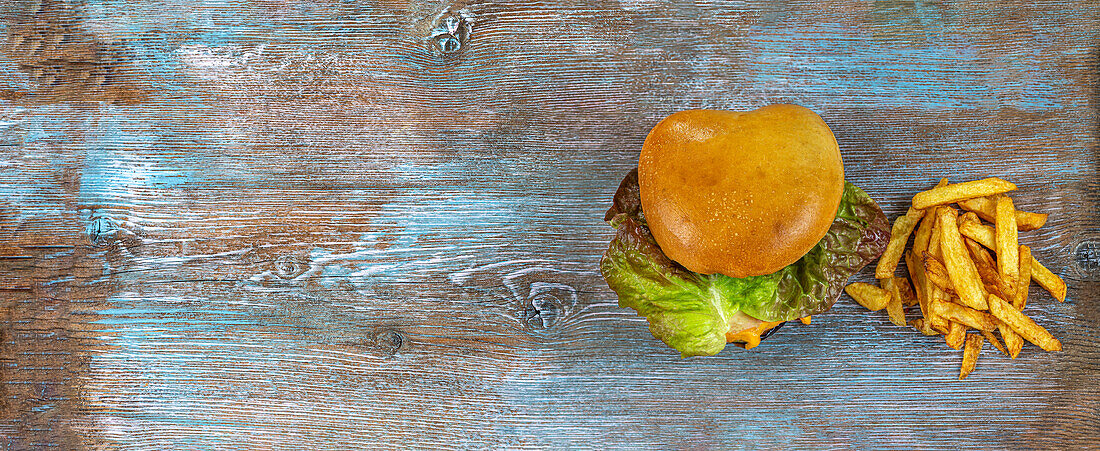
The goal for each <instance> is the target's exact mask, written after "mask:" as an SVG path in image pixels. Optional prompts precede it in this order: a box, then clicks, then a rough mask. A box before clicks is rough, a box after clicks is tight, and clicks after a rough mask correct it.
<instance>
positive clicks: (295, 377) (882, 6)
mask: <svg viewBox="0 0 1100 451" xmlns="http://www.w3.org/2000/svg"><path fill="white" fill-rule="evenodd" d="M448 21H450V22H448ZM0 23H3V27H2V29H3V32H4V34H5V40H4V41H3V44H2V45H0V62H3V63H4V64H0V146H2V147H3V150H4V152H2V153H0V255H4V256H9V257H10V256H18V257H20V258H0V437H3V438H2V439H0V448H5V449H6V448H12V449H24V448H35V447H50V446H56V447H61V448H65V449H70V448H96V449H99V448H116V447H117V448H136V449H163V448H177V447H195V448H211V447H213V448H217V447H234V446H243V447H249V448H276V447H286V446H300V447H304V448H334V449H345V448H392V447H414V448H423V447H432V448H437V447H447V448H452V447H454V448H470V447H499V448H577V447H596V448H612V447H630V448H650V447H669V446H690V447H699V448H744V447H755V446H765V447H780V448H790V447H809V448H817V447H822V446H829V447H842V448H868V447H879V446H881V444H882V443H896V444H898V446H901V447H918V446H919V447H942V448H946V447H951V448H955V447H958V448H990V447H994V448H1018V447H1019V448H1065V447H1082V446H1085V447H1087V446H1091V445H1093V444H1097V445H1100V443H1096V434H1095V428H1096V424H1097V423H1098V421H1100V418H1097V412H1098V409H1100V391H1098V389H1097V387H1096V384H1095V380H1096V377H1097V372H1096V368H1097V367H1098V364H1100V362H1098V360H1100V353H1098V352H1097V351H1096V349H1097V343H1098V336H1100V335H1098V334H1097V329H1096V324H1097V323H1098V321H1100V310H1098V308H1097V305H1100V304H1098V303H1097V302H1096V301H1097V300H1098V299H1100V272H1098V269H1097V268H1100V265H1095V264H1094V263H1093V262H1095V261H1096V259H1095V258H1094V256H1093V254H1094V253H1095V252H1093V251H1092V249H1094V248H1097V246H1096V243H1100V235H1098V233H1097V230H1100V214H1098V213H1097V212H1098V211H1100V209H1098V208H1097V206H1098V205H1100V185H1098V184H1097V179H1098V175H1100V174H1098V167H1100V164H1098V163H1100V161H1098V158H1100V157H1098V155H1100V152H1097V145H1098V139H1100V130H1098V129H1097V128H1096V124H1097V123H1098V122H1097V121H1098V120H1100V119H1098V118H1100V104H1098V103H1097V102H1098V98H1100V97H1098V93H1100V75H1098V74H1100V71H1098V67H1100V55H1098V54H1097V53H1096V51H1095V49H1096V46H1097V41H1096V33H1095V30H1096V29H1097V28H1098V27H1100V4H1096V3H1095V2H1082V1H1068V0H1059V1H1051V2H1045V3H1042V4H1033V3H1032V2H1023V1H1009V2H997V3H996V4H993V3H990V2H979V1H964V2H949V3H945V4H940V3H927V2H899V1H884V2H872V3H868V2H852V1H845V2H832V3H826V4H822V3H820V2H808V1H794V2H764V3H762V4H743V3H734V4H729V3H724V2H692V3H691V4H686V3H685V4H667V3H660V2H644V1H622V2H618V3H615V2H584V1H570V2H526V3H510V2H504V3H501V2H492V3H490V2H459V3H454V4H428V3H417V2H399V1H386V2H373V3H369V2H368V3H348V2H336V1H320V2H294V1H288V2H259V3H254V2H237V1H231V2H221V3H218V4H211V3H208V2H183V3H179V2H176V3H173V4H171V5H169V4H166V3H163V2H152V1H141V2H131V3H128V4H122V3H118V4H114V3H105V4H104V3H99V4H87V5H84V4H80V5H77V4H68V3H66V2H59V1H51V0H43V1H41V2H14V3H12V4H10V5H4V6H0ZM448 23H450V24H452V25H447V24H448ZM433 35H434V37H433ZM452 40H453V42H452ZM777 102H794V103H799V104H802V105H805V106H807V107H810V108H812V109H814V110H815V111H818V112H819V113H820V114H821V115H822V116H823V117H824V118H825V120H826V121H827V122H828V123H829V124H830V126H831V127H832V128H833V130H834V132H835V133H836V135H837V138H838V141H839V142H840V145H841V149H842V152H843V156H844V160H845V168H846V170H847V172H846V176H847V178H848V179H849V180H851V181H852V182H854V183H856V184H858V185H859V186H861V187H863V188H864V189H865V190H866V191H867V192H868V193H870V194H871V195H872V196H873V197H874V198H875V199H877V200H878V201H879V202H880V204H881V205H882V206H883V208H884V209H885V210H886V211H887V214H888V215H889V216H890V217H891V218H893V217H895V216H897V215H899V214H902V213H903V212H904V209H905V207H906V206H907V204H908V200H909V199H911V197H912V194H913V193H914V192H916V191H917V190H921V189H924V188H927V187H928V186H931V185H933V184H934V183H935V182H936V181H937V180H938V179H939V177H943V176H947V177H950V178H951V179H952V180H957V181H963V180H972V179H977V178H983V177H987V176H998V177H1002V178H1005V179H1007V180H1010V181H1012V182H1014V183H1016V184H1017V185H1018V186H1019V188H1020V189H1019V190H1018V192H1016V193H1014V194H1013V199H1014V201H1015V203H1016V205H1017V206H1018V207H1019V208H1021V209H1025V210H1028V211H1041V212H1047V213H1050V214H1051V216H1050V220H1049V221H1048V223H1047V225H1046V226H1044V227H1043V228H1042V229H1040V230H1037V231H1032V232H1027V233H1024V234H1022V236H1021V242H1022V243H1025V244H1027V245H1028V246H1030V247H1032V249H1033V250H1034V252H1035V255H1036V257H1037V258H1039V259H1040V260H1041V261H1043V263H1044V265H1046V266H1047V267H1049V268H1050V269H1051V270H1053V271H1054V272H1055V273H1056V274H1059V275H1060V276H1061V277H1064V278H1065V279H1066V281H1067V283H1068V285H1069V294H1068V296H1067V302H1066V303H1064V304H1058V303H1055V302H1053V301H1051V300H1050V299H1049V298H1046V297H1044V295H1043V294H1041V292H1040V291H1039V289H1038V288H1036V290H1035V291H1033V292H1032V293H1031V296H1032V301H1030V302H1029V307H1028V308H1029V310H1030V311H1029V312H1028V313H1029V315H1032V316H1033V317H1035V318H1036V320H1037V321H1039V322H1040V323H1041V324H1042V325H1043V326H1044V327H1046V328H1047V329H1048V330H1050V331H1051V332H1052V333H1053V334H1054V335H1055V336H1056V337H1058V338H1059V339H1060V340H1061V341H1062V342H1063V344H1064V346H1065V351H1064V352H1062V353H1057V354H1046V353H1041V352H1037V350H1036V349H1034V348H1025V349H1024V351H1023V352H1022V353H1021V355H1020V357H1019V358H1018V359H1016V360H1008V359H1006V358H1003V357H1001V356H996V355H994V354H993V353H989V352H987V353H985V354H983V355H982V363H981V365H980V366H979V369H978V370H977V371H976V372H975V373H974V374H972V375H971V376H970V377H968V378H967V380H966V381H965V382H963V383H959V382H956V381H954V379H955V376H954V375H955V374H957V371H958V362H959V358H960V357H959V355H958V353H957V352H954V351H950V350H948V349H947V348H946V347H944V346H942V343H939V342H937V340H934V339H932V338H926V337H923V336H921V335H919V334H917V333H915V332H913V331H909V330H903V329H901V328H897V327H894V326H892V325H890V324H889V321H888V320H887V319H886V317H885V316H884V315H877V314H871V313H868V312H866V311H864V310H863V309H861V308H859V307H858V306H856V305H855V304H854V303H852V302H851V301H850V300H847V299H846V298H845V299H842V300H841V301H840V302H839V303H838V304H837V305H836V306H835V307H834V309H833V310H832V311H831V312H829V313H827V314H825V315H818V316H815V317H814V321H813V324H812V325H810V326H801V325H791V326H789V327H785V328H784V330H783V331H782V332H781V333H779V334H777V335H776V336H775V337H773V338H770V339H769V340H767V341H766V342H765V344H764V345H762V346H760V347H758V348H756V349H754V350H752V351H751V352H746V351H742V350H738V349H729V350H726V351H724V352H723V353H722V354H721V355H719V356H717V357H714V358H708V359H688V360H683V359H680V358H679V357H678V355H677V354H676V353H675V352H674V351H672V350H671V349H668V348H667V347H665V346H663V345H662V344H661V343H660V342H658V341H657V340H655V339H654V338H652V336H651V335H650V334H649V332H648V330H647V329H646V323H645V321H644V319H642V318H639V317H637V316H635V315H634V314H633V312H632V311H629V310H626V309H620V308H618V307H617V305H616V299H615V295H614V293H612V292H611V291H610V290H609V289H608V288H607V287H606V284H604V282H603V280H602V279H601V278H600V275H599V273H598V270H597V264H598V261H599V258H600V256H601V254H602V252H603V250H604V249H606V246H607V242H608V241H609V240H610V237H611V235H612V229H610V228H609V227H608V226H607V225H606V224H605V223H603V222H602V215H603V211H604V210H605V209H606V208H607V206H608V205H609V202H610V197H611V195H612V193H613V192H614V190H615V187H616V186H617V184H618V181H619V179H620V178H621V177H622V176H623V175H624V174H625V173H626V172H627V171H628V170H629V169H630V168H632V167H633V166H634V165H635V164H636V158H637V152H638V149H639V148H640V146H641V143H642V141H643V140H644V138H645V135H646V133H647V132H648V130H649V129H650V127H652V126H653V125H654V124H655V123H656V122H657V121H658V120H659V119H661V118H662V117H664V116H665V115H667V114H669V113H671V112H674V111H677V110H681V109H686V108H703V107H705V108H723V109H734V110H744V109H751V108H755V107H758V106H761V105H764V104H768V103H777ZM9 250H18V252H10V251H9ZM870 278H871V273H870V272H869V271H864V272H862V273H861V274H860V275H858V276H857V277H856V279H857V280H863V281H869V280H870ZM5 281H10V282H11V283H8V282H5ZM9 288H15V289H9ZM991 400H993V401H991Z"/></svg>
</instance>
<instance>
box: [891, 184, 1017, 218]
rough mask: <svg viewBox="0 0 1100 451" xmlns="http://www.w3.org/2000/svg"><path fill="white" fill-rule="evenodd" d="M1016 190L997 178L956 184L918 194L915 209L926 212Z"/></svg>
mask: <svg viewBox="0 0 1100 451" xmlns="http://www.w3.org/2000/svg"><path fill="white" fill-rule="evenodd" d="M1014 189H1016V185H1013V184H1012V183H1010V182H1007V181H1004V180H1002V179H999V178H997V177H990V178H987V179H982V180H975V181H972V182H963V183H955V184H951V185H945V186H941V187H937V188H932V189H930V190H928V191H922V192H919V193H917V194H916V195H915V196H913V208H916V209H918V210H924V209H925V208H928V207H932V206H936V205H944V204H950V203H954V202H958V201H960V200H965V199H973V198H975V197H982V196H992V195H994V194H1001V193H1007V192H1009V191H1012V190H1014ZM952 219H954V218H952Z"/></svg>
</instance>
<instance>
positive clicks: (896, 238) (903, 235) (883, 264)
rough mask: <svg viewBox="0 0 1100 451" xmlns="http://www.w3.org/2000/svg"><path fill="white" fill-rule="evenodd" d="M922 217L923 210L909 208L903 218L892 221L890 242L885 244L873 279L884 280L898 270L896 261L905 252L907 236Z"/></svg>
mask: <svg viewBox="0 0 1100 451" xmlns="http://www.w3.org/2000/svg"><path fill="white" fill-rule="evenodd" d="M923 217H924V210H915V209H913V208H910V209H909V211H908V212H906V213H905V216H899V217H898V219H895V220H894V226H893V227H892V228H891V229H890V242H889V243H886V250H885V251H884V252H883V253H882V256H881V257H879V259H878V266H876V267H875V277H876V278H878V279H885V278H887V277H893V276H894V271H896V270H897V269H898V261H899V260H901V254H902V252H904V251H905V244H906V243H908V242H909V235H910V234H912V233H913V229H915V228H916V227H917V223H918V222H920V220H921V218H923Z"/></svg>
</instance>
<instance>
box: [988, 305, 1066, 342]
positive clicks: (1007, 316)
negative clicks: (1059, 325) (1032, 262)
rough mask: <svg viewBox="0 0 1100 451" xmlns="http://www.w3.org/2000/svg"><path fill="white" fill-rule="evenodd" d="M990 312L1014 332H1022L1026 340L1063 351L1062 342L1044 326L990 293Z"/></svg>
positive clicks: (1021, 334)
mask: <svg viewBox="0 0 1100 451" xmlns="http://www.w3.org/2000/svg"><path fill="white" fill-rule="evenodd" d="M988 303H989V312H990V313H992V314H993V316H995V317H997V319H999V320H1001V321H1003V322H1004V323H1005V324H1006V325H1008V327H1009V328H1011V329H1012V331H1013V332H1016V333H1018V334H1020V336H1021V337H1024V339H1025V340H1027V341H1030V342H1032V343H1034V344H1035V345H1036V346H1038V347H1040V348H1042V349H1043V350H1044V351H1061V350H1062V343H1061V342H1060V341H1058V339H1057V338H1054V336H1053V335H1051V334H1050V332H1047V330H1046V329H1044V328H1043V327H1042V326H1040V325H1038V324H1036V323H1035V321H1033V320H1032V319H1031V318H1028V317H1027V315H1024V314H1023V313H1020V312H1019V311H1017V310H1016V309H1015V308H1013V307H1012V305H1011V304H1009V303H1007V302H1005V301H1004V300H1003V299H1001V298H999V297H997V295H995V294H991V295H989V300H988Z"/></svg>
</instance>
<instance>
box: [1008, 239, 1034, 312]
mask: <svg viewBox="0 0 1100 451" xmlns="http://www.w3.org/2000/svg"><path fill="white" fill-rule="evenodd" d="M1019 260H1020V283H1019V284H1018V285H1017V286H1016V295H1015V296H1013V297H1012V306H1013V307H1016V310H1023V309H1024V307H1025V306H1027V292H1028V291H1029V290H1031V260H1032V258H1031V248H1030V247H1027V246H1024V245H1023V244H1021V245H1020V258H1019Z"/></svg>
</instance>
